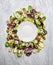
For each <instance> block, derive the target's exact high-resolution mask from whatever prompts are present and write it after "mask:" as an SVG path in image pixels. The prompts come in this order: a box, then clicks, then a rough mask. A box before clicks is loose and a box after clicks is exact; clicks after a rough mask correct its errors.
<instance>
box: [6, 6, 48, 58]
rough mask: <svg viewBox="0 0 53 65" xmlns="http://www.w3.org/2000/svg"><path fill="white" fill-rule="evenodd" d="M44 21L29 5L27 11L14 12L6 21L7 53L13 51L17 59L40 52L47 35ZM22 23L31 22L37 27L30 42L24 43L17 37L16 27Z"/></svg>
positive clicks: (43, 17)
mask: <svg viewBox="0 0 53 65" xmlns="http://www.w3.org/2000/svg"><path fill="white" fill-rule="evenodd" d="M45 20H46V17H45V16H44V15H43V14H42V13H40V12H38V11H36V9H34V8H33V7H32V6H30V5H29V6H28V9H26V8H23V9H22V10H21V11H16V12H14V13H13V15H11V16H10V19H9V20H8V21H7V30H6V32H7V38H6V39H7V41H6V43H5V46H6V47H9V48H8V51H9V52H11V51H12V50H13V53H15V54H17V56H18V57H21V56H22V55H23V53H24V54H26V56H30V55H31V54H32V53H36V52H37V53H38V52H40V50H41V49H43V48H44V46H45V45H44V43H43V42H44V40H45V39H46V34H47V31H46V30H45V28H46V27H45V25H44V21H45ZM23 21H29V22H32V23H33V24H35V26H36V27H37V36H36V37H35V39H34V40H33V41H31V42H24V41H22V40H20V39H19V37H18V35H17V32H18V30H17V29H18V26H19V25H20V23H21V22H23Z"/></svg>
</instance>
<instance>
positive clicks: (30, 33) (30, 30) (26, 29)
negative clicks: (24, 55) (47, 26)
mask: <svg viewBox="0 0 53 65" xmlns="http://www.w3.org/2000/svg"><path fill="white" fill-rule="evenodd" d="M17 35H18V37H19V39H20V40H22V41H25V42H29V41H32V40H33V39H34V38H35V37H36V35H37V28H36V26H35V25H34V24H33V23H31V22H28V21H24V22H22V23H21V24H20V25H19V26H18V32H17Z"/></svg>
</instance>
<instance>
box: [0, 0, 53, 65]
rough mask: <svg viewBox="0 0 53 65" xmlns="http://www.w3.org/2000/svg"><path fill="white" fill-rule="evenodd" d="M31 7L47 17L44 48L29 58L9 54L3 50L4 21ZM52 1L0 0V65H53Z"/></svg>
mask: <svg viewBox="0 0 53 65" xmlns="http://www.w3.org/2000/svg"><path fill="white" fill-rule="evenodd" d="M28 5H32V6H34V7H35V8H37V10H38V11H41V12H42V13H44V14H45V16H46V17H47V20H46V21H45V25H46V26H47V31H48V34H47V39H46V41H45V48H44V49H43V50H42V51H41V52H40V53H36V54H32V55H31V56H30V57H27V56H25V55H23V56H22V57H21V58H17V56H16V54H13V53H9V52H8V51H7V48H5V42H6V32H5V30H6V20H7V19H8V18H9V16H10V15H11V14H12V13H13V12H14V11H15V10H18V9H20V8H22V7H27V6H28ZM52 29H53V0H0V65H53V30H52Z"/></svg>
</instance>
